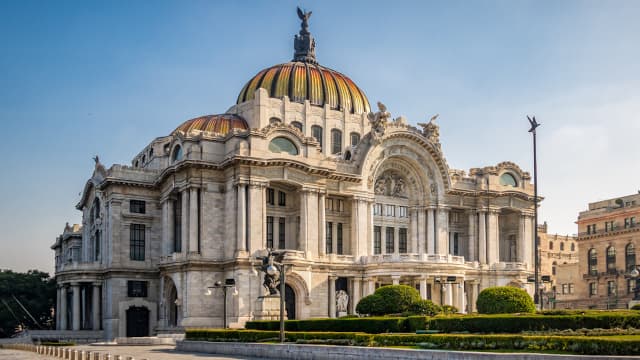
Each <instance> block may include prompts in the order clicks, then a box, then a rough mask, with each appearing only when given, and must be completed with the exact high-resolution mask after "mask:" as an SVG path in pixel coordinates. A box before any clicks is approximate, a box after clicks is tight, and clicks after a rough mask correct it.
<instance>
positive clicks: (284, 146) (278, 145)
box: [269, 137, 298, 155]
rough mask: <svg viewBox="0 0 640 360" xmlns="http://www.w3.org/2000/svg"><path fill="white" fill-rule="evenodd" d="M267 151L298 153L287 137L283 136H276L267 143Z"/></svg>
mask: <svg viewBox="0 0 640 360" xmlns="http://www.w3.org/2000/svg"><path fill="white" fill-rule="evenodd" d="M269 151H271V152H274V153H281V152H286V153H288V154H290V155H298V148H297V147H296V145H295V144H294V143H293V142H292V141H291V140H289V139H287V138H285V137H277V138H275V139H273V140H271V142H270V143H269Z"/></svg>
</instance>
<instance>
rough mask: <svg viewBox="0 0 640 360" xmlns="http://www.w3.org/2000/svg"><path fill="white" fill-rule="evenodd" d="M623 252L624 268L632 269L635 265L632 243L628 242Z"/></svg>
mask: <svg viewBox="0 0 640 360" xmlns="http://www.w3.org/2000/svg"><path fill="white" fill-rule="evenodd" d="M624 252H625V257H624V259H625V269H626V270H627V271H632V270H633V269H635V267H636V247H635V246H634V245H633V244H628V245H627V246H626V248H625V251H624Z"/></svg>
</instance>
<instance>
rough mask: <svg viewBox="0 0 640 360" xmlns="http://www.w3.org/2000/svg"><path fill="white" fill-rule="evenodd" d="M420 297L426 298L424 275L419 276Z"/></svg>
mask: <svg viewBox="0 0 640 360" xmlns="http://www.w3.org/2000/svg"><path fill="white" fill-rule="evenodd" d="M420 297H421V298H422V299H426V298H427V277H426V276H422V277H421V278H420Z"/></svg>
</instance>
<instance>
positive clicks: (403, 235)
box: [398, 228, 407, 254]
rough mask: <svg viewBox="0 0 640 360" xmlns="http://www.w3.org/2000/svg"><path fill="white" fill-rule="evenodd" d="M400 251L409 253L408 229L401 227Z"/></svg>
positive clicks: (399, 232) (399, 231)
mask: <svg viewBox="0 0 640 360" xmlns="http://www.w3.org/2000/svg"><path fill="white" fill-rule="evenodd" d="M398 236H399V238H398V251H399V252H400V253H401V254H406V253H407V229H406V228H400V229H398Z"/></svg>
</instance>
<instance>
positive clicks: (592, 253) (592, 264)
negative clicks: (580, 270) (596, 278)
mask: <svg viewBox="0 0 640 360" xmlns="http://www.w3.org/2000/svg"><path fill="white" fill-rule="evenodd" d="M587 262H588V264H589V275H598V252H597V251H596V249H591V250H589V254H588V256H587Z"/></svg>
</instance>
